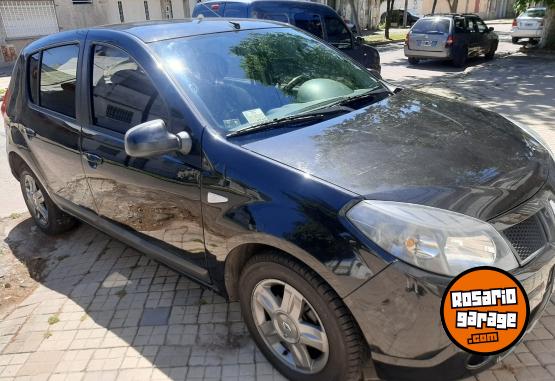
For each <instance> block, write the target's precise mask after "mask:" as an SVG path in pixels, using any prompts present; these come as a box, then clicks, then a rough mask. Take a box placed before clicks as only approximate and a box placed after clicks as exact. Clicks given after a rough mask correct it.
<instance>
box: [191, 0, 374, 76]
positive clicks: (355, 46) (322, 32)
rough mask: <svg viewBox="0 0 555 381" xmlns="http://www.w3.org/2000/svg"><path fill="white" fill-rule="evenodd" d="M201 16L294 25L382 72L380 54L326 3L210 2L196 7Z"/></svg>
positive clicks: (291, 0)
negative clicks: (248, 19)
mask: <svg viewBox="0 0 555 381" xmlns="http://www.w3.org/2000/svg"><path fill="white" fill-rule="evenodd" d="M198 15H203V16H205V17H222V16H223V17H243V18H247V17H248V18H257V19H263V20H274V21H280V22H284V23H288V24H292V25H295V26H296V27H297V28H300V29H302V30H304V31H307V32H309V33H312V34H313V35H315V36H316V37H318V38H321V39H322V40H324V41H326V42H328V43H330V44H331V45H333V46H335V47H336V48H338V49H340V50H341V51H342V52H343V53H346V54H347V55H349V56H350V57H351V58H353V59H355V60H356V61H358V62H360V63H361V64H362V65H363V66H364V67H366V68H368V69H372V70H375V71H376V72H378V73H379V72H380V71H381V66H380V54H379V53H378V51H377V50H376V49H375V48H374V47H372V46H369V45H366V44H365V43H364V40H363V39H362V38H359V37H356V36H355V35H354V34H353V32H352V30H351V29H350V28H349V27H348V26H347V25H346V23H345V21H344V20H342V19H341V17H340V16H339V15H338V14H337V12H336V11H334V10H333V9H332V8H330V7H328V6H327V5H324V4H320V3H312V2H309V1H295V0H236V1H225V0H224V1H218V0H209V1H205V2H202V3H198V4H197V5H196V6H195V9H194V10H193V17H197V16H198Z"/></svg>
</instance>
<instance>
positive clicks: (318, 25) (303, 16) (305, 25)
mask: <svg viewBox="0 0 555 381" xmlns="http://www.w3.org/2000/svg"><path fill="white" fill-rule="evenodd" d="M293 18H294V20H295V25H296V26H297V27H298V28H301V29H302V30H306V31H307V32H308V33H312V34H313V35H315V36H316V37H320V38H322V37H323V30H322V19H321V18H320V15H319V14H316V13H312V12H298V13H295V14H294V15H293Z"/></svg>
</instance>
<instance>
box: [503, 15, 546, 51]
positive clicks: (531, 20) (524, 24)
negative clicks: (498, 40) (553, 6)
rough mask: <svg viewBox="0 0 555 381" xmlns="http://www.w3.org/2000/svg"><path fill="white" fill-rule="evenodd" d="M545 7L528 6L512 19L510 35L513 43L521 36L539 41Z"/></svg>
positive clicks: (532, 40) (531, 40)
mask: <svg viewBox="0 0 555 381" xmlns="http://www.w3.org/2000/svg"><path fill="white" fill-rule="evenodd" d="M545 11H546V8H529V9H527V10H526V12H524V13H523V14H521V15H520V16H518V17H517V18H516V19H514V20H513V27H512V29H511V37H512V40H513V44H516V43H517V42H518V40H520V39H521V38H528V39H529V40H530V42H536V41H539V40H540V38H541V36H542V33H543V24H544V21H545Z"/></svg>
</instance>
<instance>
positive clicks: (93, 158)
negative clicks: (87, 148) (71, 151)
mask: <svg viewBox="0 0 555 381" xmlns="http://www.w3.org/2000/svg"><path fill="white" fill-rule="evenodd" d="M83 157H84V158H85V160H87V163H89V167H91V168H93V169H95V168H96V167H98V165H99V164H102V158H101V157H100V156H98V155H95V154H94V153H89V152H85V153H84V154H83Z"/></svg>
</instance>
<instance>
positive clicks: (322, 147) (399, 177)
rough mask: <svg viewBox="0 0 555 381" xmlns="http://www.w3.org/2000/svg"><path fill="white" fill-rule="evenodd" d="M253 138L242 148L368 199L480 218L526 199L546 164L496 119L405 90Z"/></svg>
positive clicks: (536, 149)
mask: <svg viewBox="0 0 555 381" xmlns="http://www.w3.org/2000/svg"><path fill="white" fill-rule="evenodd" d="M257 135H259V136H258V137H256V136H252V137H251V140H250V141H246V142H243V144H242V145H243V147H245V148H246V149H249V150H251V151H254V152H256V153H258V154H260V155H263V156H266V157H268V158H271V159H273V160H276V161H279V162H281V163H283V164H286V165H288V166H291V167H294V168H297V169H299V170H301V171H304V172H306V173H307V175H310V176H314V177H318V178H320V179H322V180H324V181H327V182H329V183H332V184H334V185H336V186H339V187H342V188H344V189H346V190H349V191H351V192H353V193H356V194H358V195H361V196H363V197H365V198H367V199H379V200H391V201H399V202H408V203H415V204H421V205H428V206H434V207H439V208H443V209H447V210H452V211H456V212H459V213H464V214H466V215H469V216H473V217H477V218H480V219H482V220H488V219H491V218H493V217H496V216H498V215H499V214H501V213H503V212H505V211H507V210H509V209H511V208H513V207H514V206H516V205H518V204H520V203H522V202H524V201H526V200H527V199H528V198H530V197H532V196H533V195H534V194H535V193H536V192H537V191H538V190H539V189H540V188H541V187H542V185H543V184H544V182H545V180H546V178H547V174H548V167H549V166H550V165H551V159H550V155H549V152H548V151H547V150H546V149H545V148H544V147H543V146H542V145H541V144H540V143H539V142H538V141H536V140H535V139H534V138H532V137H531V136H530V135H528V134H526V133H524V132H523V131H522V130H521V129H520V128H518V127H517V126H515V125H514V124H513V123H511V122H509V121H508V120H506V119H505V118H503V117H502V116H500V115H498V114H496V113H493V112H489V111H486V110H483V109H480V108H476V107H473V106H470V105H467V104H464V103H460V102H455V101H451V100H449V99H446V98H442V97H438V96H434V95H430V94H425V93H421V92H417V91H412V90H404V91H402V92H400V93H398V94H396V95H393V96H391V97H388V98H386V99H384V100H382V101H380V102H378V103H375V104H373V105H370V106H368V107H365V108H363V109H360V110H357V111H355V112H352V113H349V114H345V115H342V116H340V117H337V118H333V119H330V120H327V121H324V122H322V123H318V124H315V125H312V126H309V127H305V128H301V129H298V130H293V131H290V132H287V133H280V134H276V133H274V135H271V134H268V135H264V134H257ZM252 139H254V140H252Z"/></svg>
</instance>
